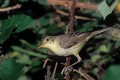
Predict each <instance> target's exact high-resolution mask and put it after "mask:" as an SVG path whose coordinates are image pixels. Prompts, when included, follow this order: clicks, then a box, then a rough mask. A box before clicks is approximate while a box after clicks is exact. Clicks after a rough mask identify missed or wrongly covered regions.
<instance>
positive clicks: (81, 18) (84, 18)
mask: <svg viewBox="0 0 120 80" xmlns="http://www.w3.org/2000/svg"><path fill="white" fill-rule="evenodd" d="M56 12H57V13H59V14H61V15H64V16H69V13H67V12H64V11H62V10H59V9H56ZM74 18H75V19H76V20H77V19H80V20H92V21H97V19H95V18H88V17H83V16H77V15H75V16H74Z"/></svg>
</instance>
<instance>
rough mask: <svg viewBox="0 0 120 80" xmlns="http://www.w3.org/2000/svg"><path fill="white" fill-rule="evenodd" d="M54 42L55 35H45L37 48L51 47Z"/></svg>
mask: <svg viewBox="0 0 120 80" xmlns="http://www.w3.org/2000/svg"><path fill="white" fill-rule="evenodd" d="M55 43H56V39H55V36H47V37H45V38H44V39H43V41H42V44H41V45H40V46H39V48H51V47H52V46H55Z"/></svg>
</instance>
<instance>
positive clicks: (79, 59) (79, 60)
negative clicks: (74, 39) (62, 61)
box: [61, 54, 82, 74]
mask: <svg viewBox="0 0 120 80" xmlns="http://www.w3.org/2000/svg"><path fill="white" fill-rule="evenodd" d="M75 57H76V58H77V59H78V60H77V61H76V62H75V63H73V64H71V65H70V66H69V67H67V68H66V67H64V68H63V70H62V72H61V74H63V72H66V71H67V70H68V69H70V68H71V67H72V66H74V65H76V64H78V63H79V62H81V61H82V59H81V57H80V56H79V55H78V54H77V55H75Z"/></svg>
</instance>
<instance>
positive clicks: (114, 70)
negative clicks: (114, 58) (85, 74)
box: [102, 65, 120, 80]
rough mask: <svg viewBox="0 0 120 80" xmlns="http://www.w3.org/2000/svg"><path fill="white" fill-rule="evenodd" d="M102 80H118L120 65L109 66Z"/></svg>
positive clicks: (119, 77) (119, 79)
mask: <svg viewBox="0 0 120 80" xmlns="http://www.w3.org/2000/svg"><path fill="white" fill-rule="evenodd" d="M102 80H120V65H112V66H110V67H109V68H108V69H107V71H106V73H105V75H104V76H103V79H102Z"/></svg>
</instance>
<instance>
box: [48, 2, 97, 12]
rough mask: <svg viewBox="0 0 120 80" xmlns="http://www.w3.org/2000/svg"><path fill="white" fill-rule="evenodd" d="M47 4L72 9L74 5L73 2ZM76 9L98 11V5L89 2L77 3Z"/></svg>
mask: <svg viewBox="0 0 120 80" xmlns="http://www.w3.org/2000/svg"><path fill="white" fill-rule="evenodd" d="M47 2H48V3H49V4H51V5H53V6H54V5H61V6H65V7H70V6H71V4H72V1H71V0H47ZM75 7H76V8H83V9H92V10H97V9H98V5H96V4H92V3H87V2H77V3H76V6H75Z"/></svg>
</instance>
